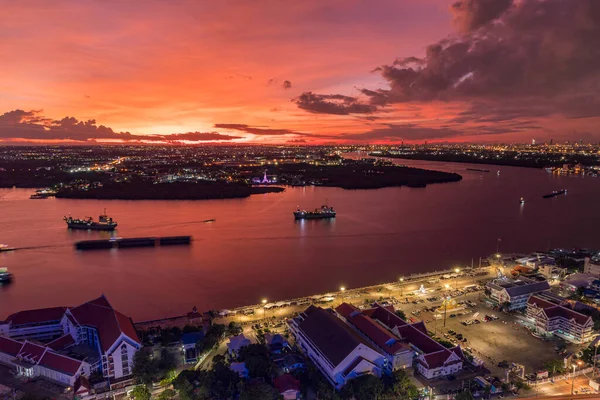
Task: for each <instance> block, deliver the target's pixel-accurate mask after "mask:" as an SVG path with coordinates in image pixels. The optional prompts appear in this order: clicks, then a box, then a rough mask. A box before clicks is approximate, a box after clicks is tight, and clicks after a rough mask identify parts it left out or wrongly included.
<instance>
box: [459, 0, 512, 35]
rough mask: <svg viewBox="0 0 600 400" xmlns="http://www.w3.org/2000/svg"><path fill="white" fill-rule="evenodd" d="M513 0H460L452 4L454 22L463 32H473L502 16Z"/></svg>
mask: <svg viewBox="0 0 600 400" xmlns="http://www.w3.org/2000/svg"><path fill="white" fill-rule="evenodd" d="M512 4H513V1H512V0H460V1H457V2H456V3H454V4H452V5H451V6H450V10H451V11H452V14H453V15H454V24H455V25H456V27H457V28H458V29H459V30H460V31H461V32H471V31H473V30H475V29H477V28H479V27H480V26H483V25H485V24H487V23H488V22H490V21H492V20H494V19H496V18H498V17H500V15H502V13H504V12H505V11H506V10H507V9H508V8H509V7H510V6H511V5H512Z"/></svg>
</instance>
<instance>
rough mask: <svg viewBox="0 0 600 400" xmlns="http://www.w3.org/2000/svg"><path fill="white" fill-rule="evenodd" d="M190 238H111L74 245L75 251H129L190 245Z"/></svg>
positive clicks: (83, 241)
mask: <svg viewBox="0 0 600 400" xmlns="http://www.w3.org/2000/svg"><path fill="white" fill-rule="evenodd" d="M191 243H192V237H191V236H163V237H138V238H120V237H113V238H110V239H106V240H82V241H79V242H76V243H75V249H77V250H110V249H129V248H135V247H158V246H177V245H180V246H181V245H190V244H191Z"/></svg>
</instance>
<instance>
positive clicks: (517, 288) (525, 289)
mask: <svg viewBox="0 0 600 400" xmlns="http://www.w3.org/2000/svg"><path fill="white" fill-rule="evenodd" d="M486 290H487V291H488V292H489V297H490V299H491V300H492V301H494V302H496V303H497V304H499V305H503V304H508V310H510V311H512V310H519V309H523V308H526V307H527V299H529V296H531V295H532V294H536V293H541V292H545V291H548V290H550V285H549V284H548V281H545V280H544V281H536V280H533V279H529V278H525V277H521V278H519V279H518V280H508V279H495V280H493V281H491V282H488V283H487V284H486Z"/></svg>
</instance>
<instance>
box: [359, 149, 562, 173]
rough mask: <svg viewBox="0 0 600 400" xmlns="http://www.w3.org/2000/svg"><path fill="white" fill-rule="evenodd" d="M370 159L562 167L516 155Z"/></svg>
mask: <svg viewBox="0 0 600 400" xmlns="http://www.w3.org/2000/svg"><path fill="white" fill-rule="evenodd" d="M369 156H370V157H385V158H397V159H402V160H424V161H441V162H453V163H465V164H486V165H498V166H507V167H523V168H538V169H539V168H546V167H550V166H559V165H561V166H562V165H563V162H562V161H553V160H547V159H520V158H515V157H516V155H513V154H507V155H504V156H503V157H504V158H501V159H498V158H497V155H495V154H493V155H490V156H489V157H485V158H480V156H478V155H467V154H440V153H435V154H429V153H417V154H393V153H389V152H379V153H369Z"/></svg>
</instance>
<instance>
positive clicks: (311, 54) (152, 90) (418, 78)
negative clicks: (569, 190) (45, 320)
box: [0, 0, 600, 144]
mask: <svg viewBox="0 0 600 400" xmlns="http://www.w3.org/2000/svg"><path fill="white" fill-rule="evenodd" d="M0 9H1V10H2V12H1V13H0V57H1V60H0V140H3V141H17V140H18V141H65V140H70V141H78V142H81V141H89V140H98V141H115V140H117V141H128V142H131V141H135V140H144V141H149V142H152V141H184V142H185V143H198V142H204V141H208V142H210V143H214V142H215V141H222V142H228V143H247V142H253V143H286V142H289V143H308V144H311V143H313V144H318V143H398V142H400V141H402V140H404V141H405V142H407V143H408V142H422V141H423V140H428V141H430V142H435V141H439V142H441V141H454V142H514V141H519V142H529V141H530V140H531V139H532V138H535V139H536V140H537V141H538V142H542V141H545V140H549V139H550V138H553V139H554V140H555V141H562V140H579V139H583V140H584V141H586V142H590V141H594V142H597V141H600V1H598V0H458V1H457V0H377V1H373V0H366V1H359V0H339V1H338V0H303V1H285V0H270V1H268V0H254V1H246V0H239V1H233V0H231V1H228V0H218V1H206V0H190V1H188V0H170V1H166V0H144V1H128V0H122V1H117V0H104V1H100V0H96V1H94V0H52V1H47V0H19V1H13V0H0Z"/></svg>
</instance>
